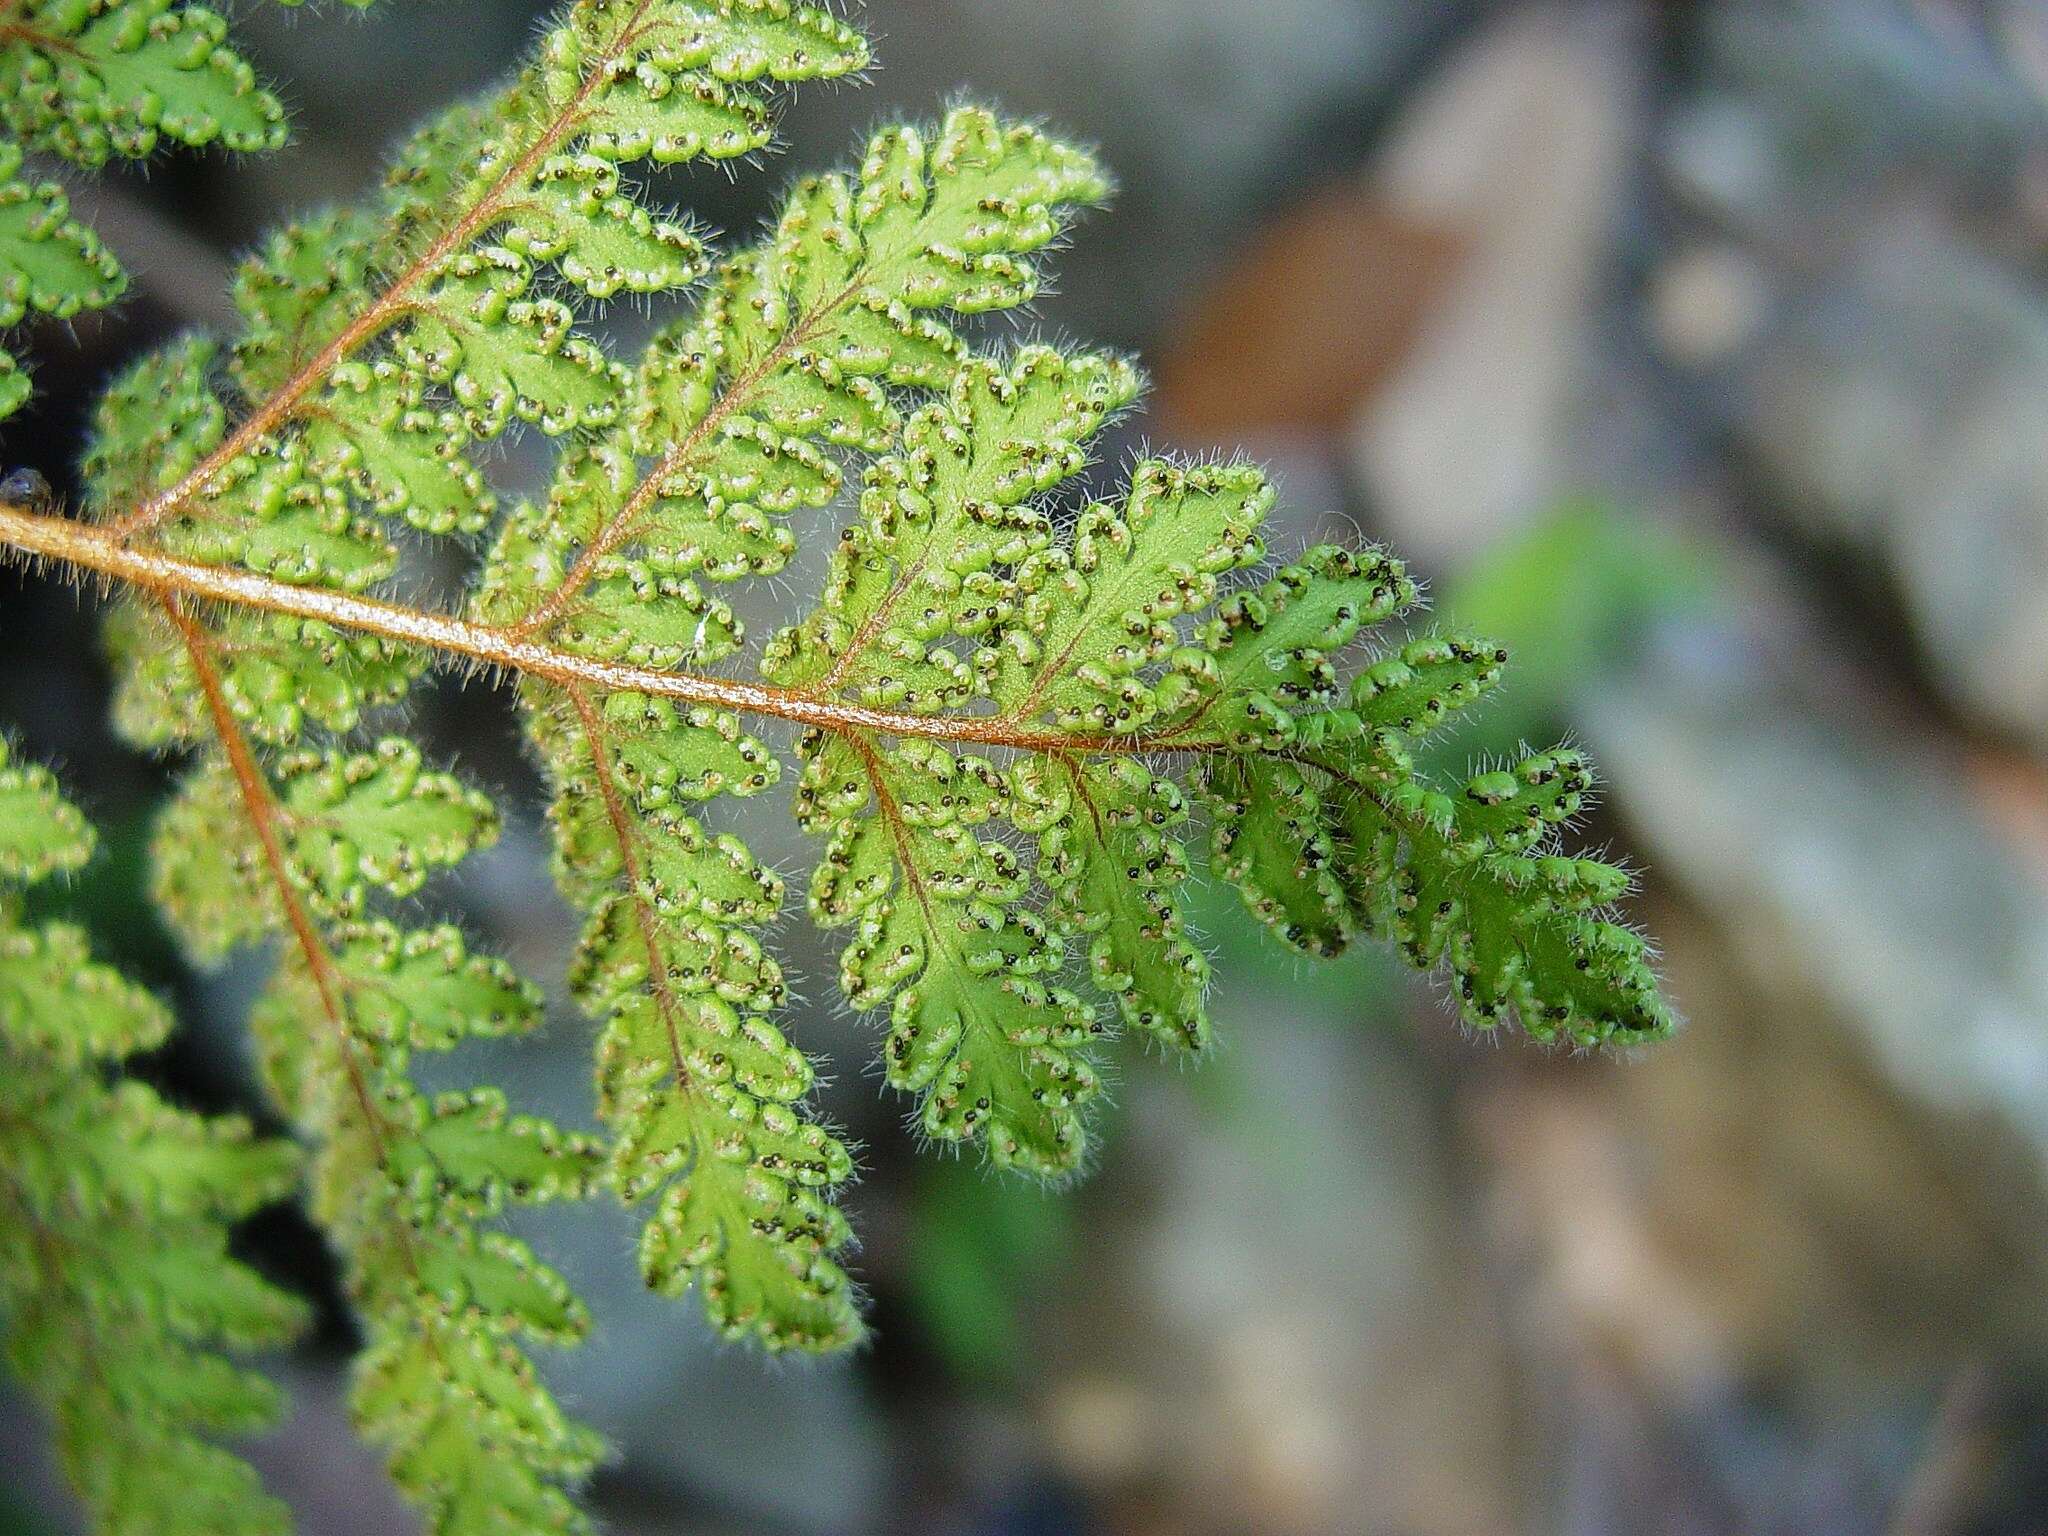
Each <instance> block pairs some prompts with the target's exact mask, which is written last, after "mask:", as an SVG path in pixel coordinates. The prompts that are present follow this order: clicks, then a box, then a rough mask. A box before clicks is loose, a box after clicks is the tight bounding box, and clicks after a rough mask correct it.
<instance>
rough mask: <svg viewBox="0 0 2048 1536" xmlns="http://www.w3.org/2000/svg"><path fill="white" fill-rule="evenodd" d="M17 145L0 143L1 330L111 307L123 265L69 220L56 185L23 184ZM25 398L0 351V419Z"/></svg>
mask: <svg viewBox="0 0 2048 1536" xmlns="http://www.w3.org/2000/svg"><path fill="white" fill-rule="evenodd" d="M21 162H22V153H21V148H20V146H19V145H16V144H10V143H8V142H7V141H5V140H0V326H6V325H17V324H19V323H20V322H21V321H22V319H23V318H25V317H26V316H27V315H28V314H29V313H30V312H31V311H34V312H35V313H37V314H44V315H55V316H57V317H58V318H60V319H65V318H69V317H70V316H72V315H75V314H77V313H78V312H79V311H80V310H83V309H100V308H104V307H105V306H106V305H108V304H111V303H113V302H114V300H115V299H117V298H119V297H120V296H121V292H122V290H123V289H124V288H126V286H127V281H128V280H127V277H126V275H125V274H124V273H123V272H122V271H121V264H120V263H119V262H118V261H116V260H115V259H114V257H113V255H112V253H111V252H109V251H108V250H107V249H106V247H105V246H103V245H101V244H100V241H99V237H98V236H97V235H95V234H94V233H93V232H92V231H91V230H90V229H88V228H86V227H85V225H83V224H81V223H79V222H78V220H76V219H74V218H72V217H71V203H70V200H69V199H68V198H66V197H65V195H64V190H63V188H61V187H59V186H58V185H57V184H56V183H55V182H50V181H43V182H31V181H28V180H26V179H24V178H23V177H22V175H21V174H20V173H21ZM27 398H28V380H27V376H26V375H25V374H23V373H22V372H21V370H20V367H19V365H18V364H17V363H16V362H15V361H14V359H13V358H12V357H10V356H8V355H7V354H6V353H4V352H0V417H5V416H7V415H9V414H11V413H12V412H13V411H14V410H16V409H17V408H18V407H19V406H20V405H21V404H22V403H23V402H24V401H25V400H27Z"/></svg>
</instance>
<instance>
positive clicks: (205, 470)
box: [109, 0, 654, 543]
mask: <svg viewBox="0 0 2048 1536" xmlns="http://www.w3.org/2000/svg"><path fill="white" fill-rule="evenodd" d="M653 4H654V0H639V4H638V5H637V6H635V7H634V10H633V14H632V16H631V17H629V18H628V19H627V21H626V23H625V25H624V26H622V27H621V28H620V29H619V34H618V37H617V40H616V41H615V42H614V43H613V45H612V48H611V50H610V51H609V52H608V53H606V54H604V55H601V56H600V57H598V58H596V59H593V60H591V61H590V63H589V64H588V66H587V67H586V69H585V71H584V75H583V80H582V83H581V84H580V85H578V87H577V89H576V94H575V95H574V96H573V97H571V98H570V99H569V102H568V103H567V105H565V106H564V107H563V108H562V110H561V111H560V112H558V113H556V114H555V116H554V117H553V119H552V120H551V121H550V122H549V123H548V125H547V127H546V128H545V129H544V130H543V131H542V132H541V134H540V136H539V137H538V138H536V139H535V140H534V141H533V143H532V144H531V145H530V146H528V148H527V150H526V152H525V153H524V154H522V155H521V156H520V157H519V158H518V159H517V160H515V161H514V162H513V163H512V164H511V165H510V166H508V167H507V168H506V169H505V171H504V173H503V174H502V175H500V176H499V177H498V179H497V180H496V181H494V182H492V183H491V185H490V187H489V188H488V189H487V190H486V191H485V192H484V194H483V195H482V196H481V197H479V198H478V199H477V200H476V202H475V203H474V204H473V205H472V206H471V207H470V209H469V211H468V212H466V213H464V214H463V215H462V217H461V218H459V219H457V220H456V221H455V222H454V223H453V224H451V225H449V226H448V228H447V229H446V230H444V231H442V233H441V234H440V235H439V236H438V237H437V238H436V239H435V241H434V242H433V244H431V245H429V246H428V247H427V248H426V250H424V251H423V252H421V253H420V255H419V256H418V257H417V258H416V259H415V260H414V261H413V262H412V263H411V264H410V265H409V266H407V267H406V269H405V270H404V271H403V272H401V273H399V274H398V276H397V277H396V278H395V279H393V280H392V282H391V284H390V286H388V287H387V288H385V290H384V291H383V292H382V293H380V294H379V295H378V296H377V298H376V299H375V300H374V301H373V302H372V303H371V304H370V306H369V308H367V309H365V310H364V311H363V312H362V313H361V314H360V315H358V316H356V318H355V319H354V320H353V321H351V322H350V323H349V325H348V327H347V329H345V330H343V331H342V332H341V334H340V335H338V336H336V337H335V338H334V339H333V340H332V341H330V342H328V343H327V345H326V346H324V347H322V348H321V349H320V350H319V351H318V352H316V353H315V354H314V355H313V356H312V357H311V358H310V359H309V360H308V361H307V362H306V363H304V364H303V365H302V366H301V367H300V368H299V370H298V371H297V372H296V373H294V374H293V375H292V376H291V377H290V378H289V379H287V380H286V381H285V382H284V383H283V384H282V385H280V386H279V387H278V388H277V389H275V390H273V391H272V392H271V394H270V396H269V397H268V398H267V399H265V400H264V402H263V403H262V404H261V405H260V406H258V407H257V408H256V409H255V410H254V411H252V412H250V413H249V415H247V416H245V417H244V418H243V419H242V421H241V422H240V424H239V425H237V426H236V428H235V430H234V431H232V432H230V433H229V434H228V435H227V436H226V437H225V438H223V439H222V440H221V442H220V444H219V446H218V447H216V448H215V449H214V450H213V451H212V452H211V453H209V454H207V455H206V457H205V458H203V459H201V460H200V461H199V462H198V463H197V464H195V465H194V466H193V467H192V468H191V469H190V470H189V471H187V472H186V473H185V474H184V475H183V476H181V477H180V478H179V480H178V482H177V484H175V485H173V486H172V487H171V488H170V489H169V490H166V491H160V492H158V493H157V494H156V495H154V496H152V497H150V498H149V499H148V500H147V501H144V502H143V503H142V504H141V505H140V506H138V507H136V509H135V510H134V511H133V512H130V513H129V514H128V515H127V516H126V517H124V518H122V519H121V520H120V521H119V522H117V523H112V524H110V525H109V529H110V531H111V532H112V534H113V536H114V538H115V539H116V540H117V541H120V542H123V543H125V542H126V541H128V540H130V539H133V538H135V537H137V536H138V535H140V534H144V533H147V532H148V531H149V530H150V529H152V528H154V527H156V526H157V524H159V523H161V522H163V521H164V519H166V518H168V517H170V516H171V515H172V514H173V513H175V512H176V511H177V510H178V509H179V508H180V507H182V506H183V505H184V504H185V503H186V502H187V501H189V500H191V499H192V497H193V495H194V494H195V493H196V492H197V491H198V489H199V487H200V486H202V485H204V484H205V483H206V482H207V480H208V479H209V478H211V477H212V476H213V475H214V474H215V473H217V472H218V471H219V470H220V468H221V467H222V466H223V465H225V464H228V463H230V462H232V461H233V460H234V459H235V458H236V457H238V456H239V455H240V454H242V453H243V452H244V451H245V450H247V449H248V448H249V447H250V445H251V444H253V443H254V442H256V440H257V439H258V438H260V437H262V436H263V435H264V434H265V433H266V432H269V431H271V430H272V429H273V428H275V427H277V426H278V425H279V424H280V423H282V422H283V421H284V420H285V418H286V417H288V416H290V415H291V413H292V412H293V411H294V410H295V409H297V407H298V404H299V402H300V401H301V400H303V399H304V398H305V396H306V393H307V392H308V391H309V390H311V389H312V388H313V387H314V386H315V385H316V384H318V383H319V382H320V381H321V380H322V379H324V378H325V377H327V375H328V374H329V373H330V372H331V371H332V370H333V369H334V366H335V365H336V364H337V363H339V362H341V361H342V360H343V359H344V358H346V357H347V356H348V355H349V354H350V353H352V352H354V351H355V349H356V348H357V347H360V346H362V345H363V344H364V343H365V342H368V341H369V340H371V339H372V338H373V337H375V336H376V335H377V334H378V333H379V332H381V331H382V330H383V329H384V328H385V327H386V326H388V325H390V324H391V323H392V322H393V321H394V320H396V319H397V318H398V316H399V315H400V314H401V313H402V312H403V311H404V310H405V308H406V307H407V305H408V303H409V302H410V297H411V294H412V291H413V289H415V288H417V287H418V286H419V285H420V284H421V283H422V282H424V281H425V280H426V279H427V278H429V277H431V276H432V275H433V274H434V272H435V271H436V270H438V269H439V267H440V265H441V263H442V262H443V261H445V260H446V259H447V258H448V257H449V256H451V255H453V254H454V253H455V252H457V251H459V250H461V249H462V247H463V246H465V245H467V244H468V243H469V241H470V240H471V238H472V237H474V236H475V235H477V234H478V233H480V232H481V231H482V230H483V229H485V228H487V227H488V226H489V225H490V224H491V223H492V222H493V221H494V220H495V219H497V218H498V216H499V215H500V214H501V213H503V212H504V200H505V198H506V197H507V195H508V194H510V193H512V192H516V191H517V190H518V189H519V188H520V187H522V186H524V185H525V184H526V182H527V180H528V179H529V178H530V177H531V176H532V174H533V171H534V168H535V167H536V166H538V165H539V164H540V162H541V160H542V159H543V158H544V157H546V156H547V155H548V153H549V152H550V151H552V150H553V149H554V148H555V147H556V146H557V145H558V144H560V143H561V142H562V140H563V138H564V137H565V136H566V135H567V134H568V133H569V131H570V129H571V128H572V127H573V126H574V124H575V123H576V121H577V119H578V117H579V115H580V114H581V112H582V109H583V107H584V105H585V104H586V103H587V102H588V101H589V99H590V96H591V93H592V92H593V91H595V90H597V88H598V87H599V86H600V85H602V84H603V83H604V82H605V80H606V78H607V70H606V66H607V65H608V64H609V63H610V61H611V60H612V59H614V58H616V57H617V56H618V55H619V53H621V52H622V51H623V50H624V49H625V48H626V46H627V45H628V44H629V43H630V42H631V41H632V40H633V38H634V37H635V36H636V35H637V33H638V30H639V27H640V23H641V21H642V19H643V18H644V17H645V16H646V14H647V12H648V10H649V9H650V8H651V7H652V6H653Z"/></svg>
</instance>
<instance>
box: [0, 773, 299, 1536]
mask: <svg viewBox="0 0 2048 1536" xmlns="http://www.w3.org/2000/svg"><path fill="white" fill-rule="evenodd" d="M92 848H93V836H92V831H91V829H90V827H88V826H87V824H86V822H85V819H84V818H83V817H82V816H81V815H80V814H79V812H78V811H77V809H76V808H75V807H74V806H72V805H70V804H69V803H67V802H66V801H64V800H63V799H61V798H60V797H59V796H58V793H57V790H56V786H55V782H54V780H53V779H52V778H51V776H50V774H49V773H48V772H47V771H46V770H44V769H41V768H37V767H33V766H27V765H23V764H19V763H12V762H10V761H9V760H8V753H7V749H6V747H5V745H4V743H0V1337H4V1341H5V1347H6V1354H7V1359H8V1362H9V1364H10V1365H11V1366H12V1367H13V1369H14V1370H15V1371H16V1373H17V1374H18V1375H19V1376H20V1378H21V1379H22V1381H23V1382H24V1383H26V1384H27V1385H28V1386H29V1388H30V1390H31V1391H32V1392H33V1393H34V1394H35V1396H36V1397H37V1399H38V1400H39V1401H40V1402H42V1404H43V1405H44V1406H45V1407H46V1408H47V1409H48V1410H49V1412H50V1414H51V1416H52V1417H53V1418H54V1420H55V1421H56V1426H57V1449H58V1454H59V1457H60V1459H61V1460H62V1462H63V1465H64V1470H65V1472H66V1473H67V1474H68V1475H69V1477H70V1479H71V1481H72V1483H73V1485H74V1486H75V1487H76V1488H77V1490H78V1492H79V1495H80V1497H81V1498H82V1499H83V1500H84V1502H85V1504H86V1506H87V1507H88V1509H90V1511H91V1512H92V1515H93V1518H94V1520H95V1522H96V1523H97V1526H98V1528H99V1529H101V1530H104V1531H107V1532H109V1533H123V1536H125V1533H134V1536H141V1533H144V1532H148V1533H152V1536H211V1533H216V1532H220V1531H224V1530H230V1529H232V1530H236V1531H248V1532H250V1533H252V1536H258V1533H270V1532H282V1531H284V1530H286V1529H288V1525H289V1522H288V1521H287V1519H286V1516H285V1511H284V1508H283V1506H282V1505H280V1504H279V1503H277V1502H276V1501H275V1500H274V1499H272V1498H271V1497H270V1496H268V1495H267V1494H265V1493H264V1492H263V1490H262V1488H261V1486H260V1485H259V1483H258V1482H257V1479H256V1474H255V1472H254V1471H253V1470H252V1469H251V1468H250V1467H249V1466H248V1464H247V1463H245V1462H243V1461H241V1460H240V1459H239V1458H237V1457H235V1456H233V1455H231V1454H229V1453H228V1452H227V1451H225V1450H223V1449H222V1448H221V1446H220V1445H219V1444H217V1443H216V1442H217V1440H218V1438H219V1437H221V1436H224V1435H235V1434H246V1433H248V1432H249V1431H251V1430H254V1429H260V1428H263V1427H265V1426H267V1425H269V1424H270V1423H272V1422H273V1421H274V1420H275V1418H276V1417H277V1412H278V1407H279V1403H278V1399H277V1394H276V1392H275V1391H274V1390H273V1389H272V1387H271V1385H270V1383H269V1382H268V1381H266V1380H264V1379H263V1378H262V1377H260V1376H258V1375H256V1374H254V1373H253V1372H250V1371H248V1370H246V1369H244V1368H242V1367H240V1366H238V1365H236V1364H234V1363H233V1362H232V1361H231V1360H230V1359H229V1358H228V1357H227V1355H226V1354H225V1353H224V1352H223V1351H225V1350H249V1349H253V1348H257V1347H260V1346H263V1345H270V1344H277V1343H280V1342H282V1341H284V1340H286V1339H289V1338H290V1337H291V1336H292V1335H293V1334H294V1333H295V1332H296V1331H297V1330H298V1328H299V1326H300V1324H301V1323H302V1322H303V1317H304V1308H303V1306H302V1305H301V1304H300V1303H299V1302H298V1301H297V1300H296V1299H295V1298H293V1297H291V1296H288V1295H287V1294H285V1293H284V1292H282V1291H280V1290H278V1289H276V1288H275V1287H274V1286H272V1285H271V1284H269V1283H268V1282H267V1281H265V1280H264V1279H263V1278H262V1277H261V1276H259V1275H258V1274H257V1273H256V1272H255V1271H254V1270H252V1269H250V1268H248V1267H247V1266H246V1265H244V1264H242V1263H240V1262H238V1261H237V1260H235V1259H233V1258H231V1257H229V1254H228V1226H229V1223H231V1222H232V1221H234V1220H235V1219H236V1218H238V1217H241V1216H244V1215H247V1214H248V1213H249V1212H251V1211H253V1210H255V1209H256V1208H257V1207H259V1206H262V1205H265V1204H267V1203H269V1202H270V1201H272V1200H276V1199H278V1198H280V1197H282V1196H283V1195H285V1194H286V1193H287V1192H288V1191H289V1190H290V1189H291V1188H292V1186H293V1185H294V1183H295V1182H296V1180H297V1176H298V1172H299V1159H298V1156H297V1152H296V1149H295V1148H293V1147H292V1146H291V1145H290V1144H289V1143H288V1142H281V1141H274V1140H259V1139H257V1138H256V1137H255V1136H253V1135H252V1134H251V1131H250V1127H249V1124H248V1122H247V1121H245V1120H242V1119H240V1118H238V1117H235V1116H222V1117H207V1116H202V1115H196V1114H192V1113H190V1112H188V1111H186V1110H182V1109H179V1108H177V1107H176V1106H174V1105H172V1104H170V1103H167V1102H166V1101H165V1100H164V1099H163V1098H162V1097H160V1096H159V1095H158V1094H157V1093H156V1092H155V1091H153V1090H152V1089H151V1088H149V1087H148V1086H147V1085H145V1084H143V1083H141V1082H138V1081H135V1080H133V1079H127V1078H123V1077H122V1076H120V1074H119V1070H118V1069H119V1066H120V1063H121V1061H122V1058H124V1057H127V1056H131V1055H134V1054H136V1053H138V1052H144V1051H148V1050H150V1049H152V1048H153V1047H155V1046H157V1045H159V1044H160V1043H161V1042H162V1041H163V1039H164V1036H165V1035H166V1034H168V1033H169V1031H170V1028H171V1016H170V1014H169V1012H168V1010H166V1009H165V1008H164V1006H163V1005H162V1004H161V1003H160V1002H158V1001H157V999H156V998H154V997H153V996H151V995H150V994H149V993H148V992H146V991H144V990H143V989H142V988H140V987H138V986H136V985H135V984H134V983H133V982H130V981H128V980H127V979H126V978H124V977H123V976H122V975H121V974H120V973H119V972H117V971H115V970H113V969H111V968H109V967H107V966H105V965H102V964H99V963H96V962H95V961H94V960H93V959H92V956H91V954H90V952H89V949H88V947H87V944H86V940H85V935H84V934H83V933H82V932H81V931H80V930H79V929H78V928H76V927H74V926H71V925H70V924H67V923H61V922H44V923H31V922H30V921H28V920H27V919H26V918H25V917H24V915H23V913H22V892H23V889H24V888H25V887H26V886H28V885H31V884H34V883H37V882H40V881H44V880H48V879H50V878H52V877H54V876H59V875H65V874H69V873H71V872H72V871H74V870H76V869H78V868H79V867H80V866H81V865H83V864H84V863H85V861H86V859H87V858H88V857H89V856H90V854H91V852H92Z"/></svg>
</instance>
